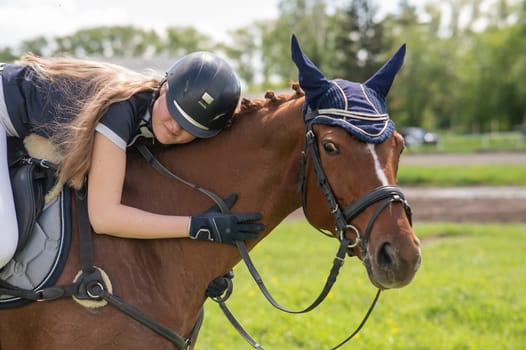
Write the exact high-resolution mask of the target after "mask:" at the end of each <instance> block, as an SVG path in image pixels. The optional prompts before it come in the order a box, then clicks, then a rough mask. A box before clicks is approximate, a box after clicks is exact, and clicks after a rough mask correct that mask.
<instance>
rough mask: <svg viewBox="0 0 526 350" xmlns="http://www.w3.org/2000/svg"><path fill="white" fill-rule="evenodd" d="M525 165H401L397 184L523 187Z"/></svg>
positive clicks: (525, 177)
mask: <svg viewBox="0 0 526 350" xmlns="http://www.w3.org/2000/svg"><path fill="white" fill-rule="evenodd" d="M525 174H526V164H524V165H511V164H509V165H506V167H505V170H503V167H502V166H501V165H494V164H489V165H486V164H473V165H466V166H462V165H434V166H430V165H408V164H406V165H404V166H402V167H400V169H399V170H398V183H399V184H400V185H426V186H469V185H486V186H503V185H508V186H511V185H514V186H526V175H525Z"/></svg>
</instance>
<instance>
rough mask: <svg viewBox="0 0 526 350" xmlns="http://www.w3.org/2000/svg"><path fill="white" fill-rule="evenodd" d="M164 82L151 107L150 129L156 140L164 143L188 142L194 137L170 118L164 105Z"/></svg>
mask: <svg viewBox="0 0 526 350" xmlns="http://www.w3.org/2000/svg"><path fill="white" fill-rule="evenodd" d="M166 86H167V85H166V84H163V86H162V87H161V91H160V94H159V97H158V98H157V101H155V103H154V104H153V109H152V129H153V133H154V134H155V137H156V138H157V140H159V142H160V143H162V144H165V145H173V144H177V143H188V142H190V141H192V140H194V139H195V138H196V137H195V136H194V135H192V134H190V133H189V132H188V131H186V130H185V129H183V128H182V127H181V125H179V123H177V122H176V121H175V119H174V118H172V115H171V114H170V112H169V111H168V107H166Z"/></svg>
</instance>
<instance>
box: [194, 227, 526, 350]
mask: <svg viewBox="0 0 526 350" xmlns="http://www.w3.org/2000/svg"><path fill="white" fill-rule="evenodd" d="M415 229H416V232H417V234H418V235H419V237H420V238H424V242H425V243H424V245H423V248H422V250H423V265H422V267H421V269H420V271H419V272H418V274H417V276H416V278H415V280H414V281H413V282H412V283H411V284H410V285H409V286H407V287H405V288H402V289H399V290H389V291H386V292H384V293H382V295H381V297H380V300H379V302H378V305H377V307H376V309H375V310H374V312H373V313H372V315H371V317H370V319H369V321H368V323H367V324H366V325H365V328H364V329H363V330H362V331H361V332H360V333H359V334H358V336H357V337H356V338H354V339H353V340H351V341H350V343H348V344H347V345H345V346H344V347H343V349H404V350H407V349H452V350H453V349H454V350H457V349H473V350H474V349H524V344H525V343H524V341H525V340H526V312H525V310H526V300H525V299H524V295H526V283H525V282H524V281H525V279H526V263H525V258H524V252H525V251H526V224H498V225H497V224H494V225H478V224H458V225H457V224H438V223H437V224H420V225H417V226H416V228H415ZM336 248H337V244H336V241H335V240H332V239H329V238H325V237H323V236H321V235H320V234H319V233H317V232H316V231H314V230H313V229H312V228H311V227H310V226H309V225H308V224H306V223H304V222H286V223H282V224H281V225H280V226H279V227H278V229H277V230H276V231H275V232H274V233H273V234H272V235H271V236H270V237H268V238H267V239H265V241H264V242H262V243H261V244H260V245H259V246H258V247H257V248H256V249H255V250H254V251H253V252H252V256H253V259H254V261H255V263H256V265H257V267H258V268H259V270H260V273H261V275H262V276H263V278H264V280H265V282H266V284H267V286H268V287H269V289H270V290H271V292H273V293H274V294H275V297H276V299H277V300H278V302H280V303H282V304H284V305H285V306H288V307H290V308H294V309H300V308H303V307H305V306H307V305H308V304H310V302H311V301H312V300H313V299H314V298H315V297H316V296H317V295H318V293H319V291H320V289H321V288H322V285H323V283H324V281H325V278H326V276H327V274H328V271H329V268H330V265H331V263H332V257H333V256H334V253H335V251H336ZM235 273H236V277H235V278H234V293H233V296H232V297H231V298H230V300H229V301H228V305H229V307H230V308H231V310H232V312H233V313H234V314H235V315H236V317H237V318H238V319H239V321H240V322H241V323H242V325H243V326H244V327H245V328H246V329H247V331H248V332H249V333H250V334H251V335H252V336H254V338H255V339H256V340H257V341H258V342H260V343H261V344H262V345H263V346H264V347H265V349H267V350H268V349H278V350H281V349H330V348H331V347H332V346H334V345H336V344H338V343H339V342H340V341H341V340H343V339H344V338H345V337H346V336H347V335H348V334H349V333H350V332H352V331H353V330H354V328H355V327H356V326H357V325H358V324H359V322H360V321H361V318H362V317H363V315H364V313H365V312H366V310H367V308H368V306H369V303H370V302H371V300H372V299H373V297H374V294H375V292H376V290H375V289H374V288H373V287H372V286H371V284H370V282H369V280H368V277H367V274H366V272H365V270H364V268H363V267H362V265H361V263H360V262H359V261H358V260H356V258H352V259H351V258H348V259H347V260H346V263H345V265H344V266H343V268H342V271H341V272H340V275H339V278H338V281H337V282H336V285H335V287H334V289H333V291H332V292H331V294H330V295H329V298H328V299H327V300H326V301H325V302H324V303H323V304H322V305H321V306H320V307H319V308H318V309H316V310H314V311H312V312H310V313H308V314H306V315H288V314H284V313H282V312H280V311H277V310H275V309H274V308H273V307H272V306H271V305H270V304H269V303H268V302H267V301H266V300H264V299H263V297H262V296H261V293H260V292H259V290H258V289H257V286H256V285H255V283H254V282H253V280H252V279H251V277H250V276H249V275H248V273H247V272H246V268H245V266H244V265H243V264H242V263H241V264H240V265H238V266H237V267H236V269H235ZM196 348H197V349H251V346H250V345H249V344H248V343H246V342H245V341H244V340H243V339H242V337H241V336H240V335H238V334H237V333H236V332H235V331H234V329H233V327H232V326H231V325H230V324H229V323H228V321H227V320H226V318H225V317H224V316H223V314H222V313H221V311H220V309H219V307H218V306H217V305H216V304H215V303H214V302H213V301H208V302H207V304H206V316H205V323H204V325H203V328H202V330H201V333H200V337H199V341H198V343H197V346H196Z"/></svg>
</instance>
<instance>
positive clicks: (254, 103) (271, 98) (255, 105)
mask: <svg viewBox="0 0 526 350" xmlns="http://www.w3.org/2000/svg"><path fill="white" fill-rule="evenodd" d="M292 90H294V92H293V93H291V94H280V95H276V93H275V92H274V91H272V90H267V92H266V93H265V96H264V98H256V99H249V98H246V97H243V98H242V100H241V105H240V107H239V109H238V110H237V111H236V113H234V118H238V117H240V116H242V115H245V114H248V113H252V112H255V111H258V110H260V109H262V108H264V107H271V106H272V107H277V106H279V105H281V104H282V103H285V102H287V101H290V100H294V99H297V98H300V97H303V96H304V95H305V93H304V92H303V90H302V89H301V87H300V84H299V83H297V82H296V83H293V84H292Z"/></svg>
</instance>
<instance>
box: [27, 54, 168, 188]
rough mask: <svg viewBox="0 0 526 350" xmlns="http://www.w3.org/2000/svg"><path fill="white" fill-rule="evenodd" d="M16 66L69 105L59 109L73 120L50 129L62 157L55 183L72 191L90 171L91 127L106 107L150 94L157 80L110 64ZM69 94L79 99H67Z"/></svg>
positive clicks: (33, 61) (31, 60)
mask: <svg viewBox="0 0 526 350" xmlns="http://www.w3.org/2000/svg"><path fill="white" fill-rule="evenodd" d="M17 63H18V64H22V65H29V66H31V67H32V68H33V69H34V70H35V72H36V73H37V74H38V75H39V77H40V78H42V79H46V80H49V81H52V82H55V83H56V85H58V88H59V91H60V92H62V93H63V94H64V95H65V99H66V100H67V101H73V102H72V103H71V105H68V106H62V107H60V108H64V109H67V112H68V113H71V114H73V115H76V117H75V118H74V119H73V120H72V121H71V122H70V123H68V124H66V125H64V124H60V125H59V124H57V125H56V126H54V128H55V130H54V132H55V134H54V137H53V141H54V142H56V143H57V145H58V146H59V148H60V150H61V151H62V152H63V154H64V159H63V161H62V164H61V165H60V168H59V173H58V180H59V181H60V183H69V184H70V185H71V186H73V187H74V188H80V187H81V186H82V183H83V181H84V178H85V176H86V175H87V173H88V171H89V169H90V166H91V155H92V152H93V143H94V140H95V127H96V125H97V123H98V122H99V120H100V118H101V117H102V115H103V114H104V113H105V112H106V111H107V110H108V108H109V106H110V105H111V104H113V103H116V102H120V101H124V100H127V99H128V98H130V97H131V96H132V95H134V94H136V93H138V92H141V91H154V90H155V89H157V88H158V86H159V80H160V79H159V76H158V74H157V76H155V75H154V74H153V72H152V73H151V74H146V73H145V74H141V73H137V72H133V71H131V70H128V69H126V68H124V67H121V66H117V65H114V64H109V63H102V62H95V61H87V60H81V59H75V58H67V57H60V58H59V57H57V58H40V57H37V56H34V55H25V56H23V57H22V58H21V59H20V61H19V62H17ZM79 85H80V87H79ZM73 86H75V88H74V89H73V88H72V87H73ZM72 91H75V92H74V93H75V94H79V96H71V95H72V94H73V93H72ZM79 91H80V93H79Z"/></svg>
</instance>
